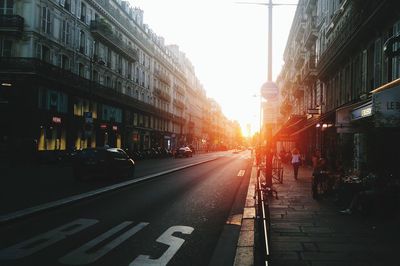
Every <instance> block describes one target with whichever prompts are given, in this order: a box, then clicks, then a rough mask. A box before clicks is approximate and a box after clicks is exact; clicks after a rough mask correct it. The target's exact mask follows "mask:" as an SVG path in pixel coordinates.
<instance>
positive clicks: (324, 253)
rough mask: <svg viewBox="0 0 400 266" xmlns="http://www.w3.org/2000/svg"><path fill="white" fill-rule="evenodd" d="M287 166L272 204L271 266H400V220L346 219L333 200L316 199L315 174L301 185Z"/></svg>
mask: <svg viewBox="0 0 400 266" xmlns="http://www.w3.org/2000/svg"><path fill="white" fill-rule="evenodd" d="M292 171H293V170H292V168H291V166H289V165H285V166H284V178H283V184H278V183H276V184H275V183H274V189H276V190H277V191H278V199H276V198H271V199H270V200H269V211H270V250H271V256H270V265H273V266H274V265H278V266H279V265H294V266H296V265H301V266H302V265H308V266H316V265H326V266H330V265H341V266H342V265H351V266H353V265H363V266H364V265H385V266H386V265H400V258H399V256H398V252H399V251H400V222H399V220H400V219H399V217H396V218H391V219H388V218H386V219H383V218H380V217H371V216H370V217H365V216H362V215H360V214H353V215H351V216H344V215H341V214H340V213H339V210H340V209H339V208H338V207H337V206H335V205H334V204H333V202H332V200H330V199H329V198H325V199H322V200H319V201H316V200H314V199H313V198H312V197H311V172H312V171H311V169H310V168H307V167H305V166H302V167H301V168H300V171H299V178H298V180H294V178H293V174H292Z"/></svg>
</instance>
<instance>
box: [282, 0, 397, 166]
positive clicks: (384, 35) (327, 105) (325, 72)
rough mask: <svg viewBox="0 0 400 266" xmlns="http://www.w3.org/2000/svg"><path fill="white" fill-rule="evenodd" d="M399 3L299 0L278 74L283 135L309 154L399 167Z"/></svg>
mask: <svg viewBox="0 0 400 266" xmlns="http://www.w3.org/2000/svg"><path fill="white" fill-rule="evenodd" d="M398 7H399V3H397V2H396V1H389V0H388V1H373V0H370V1H349V0H332V1H328V0H304V1H301V0H300V1H299V5H298V7H297V10H296V15H295V18H294V22H293V24H292V29H291V32H290V36H289V39H288V42H287V47H286V52H285V66H284V68H283V69H282V72H281V73H280V77H279V83H280V85H281V86H282V88H283V101H282V102H281V114H282V116H283V117H284V121H285V123H283V126H282V129H281V130H280V132H279V133H280V134H279V136H278V135H277V136H276V138H277V139H279V138H280V139H281V140H283V139H285V138H286V140H287V141H289V142H291V143H292V146H294V145H295V146H298V147H299V148H300V149H301V150H302V151H303V152H304V153H305V155H306V156H307V158H308V159H310V157H311V154H312V152H313V151H314V150H316V149H318V150H321V151H322V153H323V156H325V157H326V158H327V159H328V161H329V162H330V166H331V168H334V169H339V168H343V169H346V170H353V171H360V172H369V171H384V170H385V169H386V170H387V171H397V170H395V167H393V163H394V161H393V160H392V159H391V157H392V156H393V157H395V156H394V150H396V149H397V148H398V147H399V140H398V138H397V137H396V136H398V133H399V123H398V122H399V112H398V108H397V107H395V106H396V103H398V101H399V97H398V94H399V93H398V91H399V89H398V87H397V81H396V80H397V79H398V78H399V77H400V76H399V63H398V62H399V58H398V56H397V55H396V50H397V47H398V42H397V41H396V36H397V35H398V34H399V25H400V24H399V23H400V16H399V15H398V13H397V12H394V10H397V9H398ZM396 110H397V112H396ZM386 146H390V147H392V148H391V149H390V151H389V152H384V149H383V147H386ZM389 169H390V170H389Z"/></svg>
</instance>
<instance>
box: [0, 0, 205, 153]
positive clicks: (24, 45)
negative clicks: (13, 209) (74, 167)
mask: <svg viewBox="0 0 400 266" xmlns="http://www.w3.org/2000/svg"><path fill="white" fill-rule="evenodd" d="M2 4H3V6H1V7H0V23H1V24H0V32H1V34H0V56H1V57H0V73H1V74H0V79H1V80H0V81H1V86H0V99H1V103H0V108H1V109H0V111H1V112H0V116H1V117H0V120H1V122H0V123H1V129H0V139H1V140H0V150H1V153H2V154H7V153H9V152H10V151H15V153H17V151H18V152H21V151H22V152H24V153H27V152H28V153H31V154H32V156H33V155H34V154H37V152H39V153H40V154H49V156H52V154H54V152H55V151H65V150H70V149H82V148H86V147H98V146H104V145H109V146H112V147H121V148H124V149H129V150H132V151H134V150H145V149H149V148H151V147H154V146H161V147H165V148H168V149H173V148H175V147H177V146H179V145H183V144H192V143H196V146H197V147H200V146H199V145H197V143H198V142H200V143H202V142H204V141H207V138H205V137H204V136H205V135H206V134H207V132H204V128H205V127H204V126H203V124H202V123H203V121H204V120H205V119H206V118H205V117H203V114H204V113H203V112H202V111H201V110H203V108H204V107H203V106H204V105H206V102H207V101H208V100H207V97H206V95H205V91H204V89H203V88H202V87H201V86H199V85H198V84H200V83H199V82H198V79H197V78H196V75H195V72H194V68H193V66H191V63H190V61H189V59H187V58H186V57H185V55H184V54H183V53H182V52H181V51H179V47H178V46H168V45H166V44H165V43H164V39H163V38H162V37H160V36H158V35H157V34H155V33H154V32H153V31H152V30H151V29H150V28H149V26H148V25H146V24H144V22H143V11H142V10H140V9H138V8H134V7H131V6H130V5H129V3H128V2H127V1H120V0H100V1H94V0H46V1H38V0H22V1H15V0H5V1H3V2H2ZM190 91H194V94H195V96H193V95H190V96H189V94H188V92H190ZM203 146H205V145H203ZM16 156H17V155H16Z"/></svg>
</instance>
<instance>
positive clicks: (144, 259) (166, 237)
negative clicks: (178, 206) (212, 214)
mask: <svg viewBox="0 0 400 266" xmlns="http://www.w3.org/2000/svg"><path fill="white" fill-rule="evenodd" d="M193 230H194V228H193V227H189V226H172V227H170V228H169V229H168V230H167V231H165V232H164V233H163V234H162V235H161V236H160V237H159V238H158V239H157V242H160V243H163V244H166V245H168V246H169V248H168V249H167V250H166V251H165V252H164V254H163V255H162V256H161V257H160V258H158V259H150V256H149V255H139V256H138V257H137V258H136V259H135V260H134V261H132V262H131V263H130V264H129V266H141V265H158V266H161V265H167V263H168V262H169V261H170V260H171V259H172V257H173V256H174V255H175V253H176V252H177V251H178V250H179V248H180V247H181V246H182V244H183V243H184V242H185V240H184V239H182V238H178V237H175V236H173V235H172V234H174V233H177V232H178V233H182V234H186V235H189V234H191V233H192V232H193Z"/></svg>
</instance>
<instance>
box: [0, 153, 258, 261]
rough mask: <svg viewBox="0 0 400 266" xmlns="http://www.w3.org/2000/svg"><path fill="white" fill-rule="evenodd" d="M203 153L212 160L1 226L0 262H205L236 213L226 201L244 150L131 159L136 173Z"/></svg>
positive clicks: (244, 160) (240, 175) (245, 160)
mask: <svg viewBox="0 0 400 266" xmlns="http://www.w3.org/2000/svg"><path fill="white" fill-rule="evenodd" d="M208 156H211V157H214V158H218V159H217V160H213V161H210V162H207V163H203V164H199V165H196V166H193V167H189V168H186V169H182V170H180V171H176V172H173V173H170V174H166V175H162V176H159V177H157V178H154V179H152V180H149V181H144V182H141V183H137V184H133V185H131V186H127V187H124V188H121V189H119V190H115V191H112V192H108V193H103V194H101V195H100V196H97V197H95V198H91V199H89V200H81V201H79V202H77V203H73V204H70V205H68V206H63V207H60V208H57V209H54V210H50V211H46V212H42V213H40V214H36V215H33V216H30V217H28V218H25V219H21V220H19V221H15V222H10V223H7V224H4V225H2V226H1V229H0V235H1V239H2V241H1V243H0V264H1V265H86V264H91V263H93V264H95V265H165V264H167V263H169V265H207V264H208V263H209V261H210V259H211V257H212V256H213V253H214V249H215V247H216V245H217V242H218V240H219V237H220V234H221V231H222V228H223V226H224V224H225V223H226V221H227V220H228V219H229V216H230V215H232V213H233V214H235V213H240V212H241V211H242V209H240V208H237V207H234V208H233V209H232V206H236V204H234V202H235V201H237V200H238V199H237V196H238V195H240V197H241V199H239V200H242V201H244V197H245V193H243V191H241V190H245V191H247V184H246V182H248V179H249V176H250V172H251V160H250V152H248V151H247V152H242V153H239V154H233V153H232V152H225V153H218V154H212V155H209V154H204V155H198V156H194V157H193V159H188V160H186V159H178V160H172V159H171V160H169V159H168V160H159V161H153V162H152V164H153V167H143V168H140V163H138V176H140V175H146V174H149V173H150V172H152V173H154V172H157V171H163V170H164V171H165V170H166V168H168V167H167V166H166V164H165V163H166V162H171V161H173V162H174V163H175V162H177V164H179V165H180V166H182V165H184V164H189V163H194V162H196V161H202V160H203V161H204V159H205V157H208ZM146 163H147V162H146ZM146 163H144V164H146ZM157 163H159V164H158V165H157ZM150 168H152V169H153V170H152V171H150V170H149V169H150ZM139 169H141V170H139ZM146 169H147V170H146ZM124 181H126V180H124ZM242 182H244V183H243V184H245V185H244V186H240V185H241V184H242ZM85 185H87V184H85ZM78 187H79V184H78ZM239 188H240V189H239ZM243 195H244V197H243ZM235 208H236V209H235ZM214 255H215V254H214ZM216 255H217V256H232V262H233V256H234V254H216Z"/></svg>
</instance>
